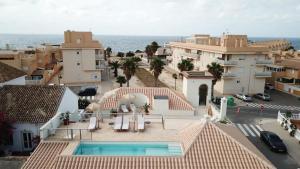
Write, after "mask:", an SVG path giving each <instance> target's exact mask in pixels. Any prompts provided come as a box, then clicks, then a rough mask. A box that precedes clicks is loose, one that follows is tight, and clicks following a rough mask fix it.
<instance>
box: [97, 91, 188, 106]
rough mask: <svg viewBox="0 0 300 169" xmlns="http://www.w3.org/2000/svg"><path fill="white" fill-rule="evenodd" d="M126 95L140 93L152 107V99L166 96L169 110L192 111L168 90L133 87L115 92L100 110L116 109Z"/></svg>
mask: <svg viewBox="0 0 300 169" xmlns="http://www.w3.org/2000/svg"><path fill="white" fill-rule="evenodd" d="M128 93H142V94H144V95H146V96H147V97H148V98H149V104H150V106H151V107H152V104H153V97H154V96H168V98H169V107H170V109H171V110H188V111H193V110H194V108H193V106H192V105H191V104H190V103H189V102H188V101H186V100H185V99H183V98H182V97H180V96H179V95H178V94H177V93H175V92H173V91H172V90H170V89H168V88H154V87H142V88H135V87H130V88H128V87H122V88H119V89H118V90H116V91H115V94H114V95H113V96H110V97H108V98H107V99H106V100H104V102H103V103H102V104H101V108H102V109H106V110H108V109H113V108H114V109H115V108H117V107H118V101H119V100H120V99H121V98H122V97H123V96H124V95H126V94H128Z"/></svg>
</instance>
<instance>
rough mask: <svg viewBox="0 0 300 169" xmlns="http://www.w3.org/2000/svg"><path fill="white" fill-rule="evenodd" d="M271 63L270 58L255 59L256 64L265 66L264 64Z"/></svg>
mask: <svg viewBox="0 0 300 169" xmlns="http://www.w3.org/2000/svg"><path fill="white" fill-rule="evenodd" d="M271 64H273V61H272V60H256V65H257V66H265V65H271Z"/></svg>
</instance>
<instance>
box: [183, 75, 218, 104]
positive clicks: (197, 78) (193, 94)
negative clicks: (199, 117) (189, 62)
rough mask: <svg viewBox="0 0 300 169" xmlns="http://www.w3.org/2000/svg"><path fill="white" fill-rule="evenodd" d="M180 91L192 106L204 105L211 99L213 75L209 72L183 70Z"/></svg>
mask: <svg viewBox="0 0 300 169" xmlns="http://www.w3.org/2000/svg"><path fill="white" fill-rule="evenodd" d="M182 74H183V87H182V90H183V91H182V92H183V94H184V95H185V97H186V98H187V100H188V101H189V102H191V103H192V105H193V106H195V107H198V106H206V104H207V103H208V102H209V100H211V86H212V80H213V76H212V74H210V73H209V72H205V71H202V72H199V71H188V72H183V73H182Z"/></svg>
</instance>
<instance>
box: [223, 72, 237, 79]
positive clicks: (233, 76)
mask: <svg viewBox="0 0 300 169" xmlns="http://www.w3.org/2000/svg"><path fill="white" fill-rule="evenodd" d="M222 77H223V78H224V79H228V78H235V77H236V74H234V73H231V72H226V73H223V74H222Z"/></svg>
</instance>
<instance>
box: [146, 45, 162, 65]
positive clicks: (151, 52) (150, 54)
mask: <svg viewBox="0 0 300 169" xmlns="http://www.w3.org/2000/svg"><path fill="white" fill-rule="evenodd" d="M159 47H160V46H159V45H158V43H157V42H155V41H153V42H152V43H151V44H150V45H147V46H146V48H145V52H146V54H147V60H148V63H149V60H150V59H152V57H153V55H154V54H155V52H156V51H157V49H158V48H159Z"/></svg>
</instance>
